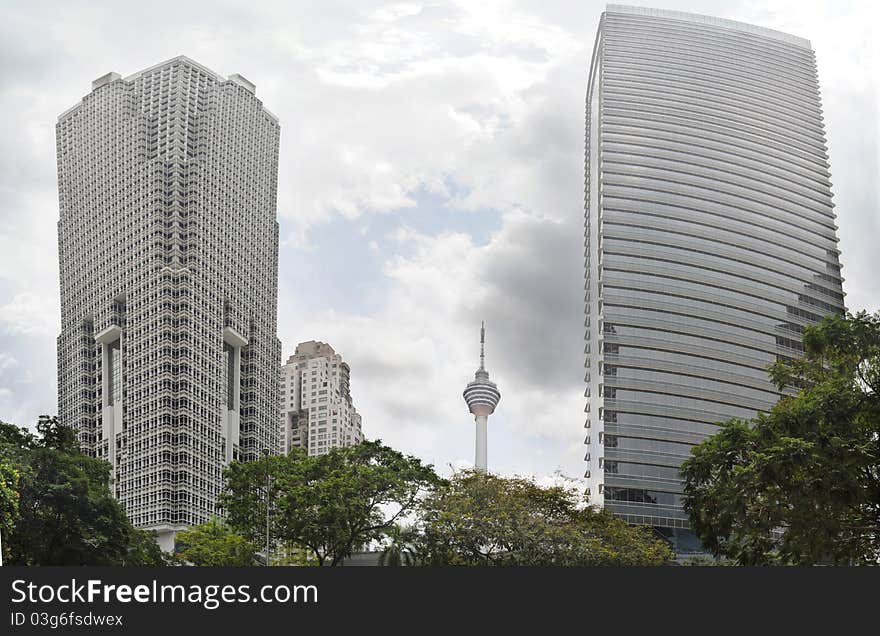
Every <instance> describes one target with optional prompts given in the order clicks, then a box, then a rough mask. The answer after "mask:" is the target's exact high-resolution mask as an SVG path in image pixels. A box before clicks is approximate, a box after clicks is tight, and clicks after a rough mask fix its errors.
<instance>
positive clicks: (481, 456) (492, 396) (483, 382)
mask: <svg viewBox="0 0 880 636" xmlns="http://www.w3.org/2000/svg"><path fill="white" fill-rule="evenodd" d="M462 395H463V396H464V401H465V402H467V405H468V409H469V410H470V412H471V413H473V415H474V423H475V424H476V443H475V449H474V468H475V469H477V470H480V471H483V472H486V470H487V464H488V460H487V448H486V447H487V439H486V438H487V434H488V432H487V430H486V429H487V428H488V427H487V424H488V421H489V416H490V415H492V413H494V412H495V407H496V406H498V402H499V401H500V400H501V391H499V390H498V386H497V385H496V384H495V383H494V382H492V381H490V380H489V372H488V371H486V324H485V323H483V324H482V325H481V326H480V368H479V369H477V372H476V373H475V374H474V380H473V382H468V385H467V386H466V387H465V389H464V393H462Z"/></svg>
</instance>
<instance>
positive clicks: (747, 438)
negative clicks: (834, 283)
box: [681, 312, 880, 565]
mask: <svg viewBox="0 0 880 636" xmlns="http://www.w3.org/2000/svg"><path fill="white" fill-rule="evenodd" d="M803 342H804V348H805V353H804V355H803V357H802V358H800V359H797V360H780V361H778V362H776V363H775V364H774V365H773V366H772V367H771V369H770V376H771V378H772V380H773V381H774V383H775V384H776V385H777V386H778V387H779V388H780V390H782V389H783V388H785V387H793V388H796V389H798V392H797V394H796V395H793V396H786V397H783V398H782V399H780V401H779V402H778V403H777V404H776V405H775V406H774V407H773V408H772V409H771V410H770V412H769V413H765V414H759V415H758V417H757V418H756V419H754V420H752V421H750V422H745V421H741V420H731V421H729V422H726V423H724V424H722V425H721V430H720V431H719V432H718V433H716V434H715V435H713V436H712V437H710V438H708V439H707V440H705V441H704V442H703V443H702V444H699V445H697V446H695V447H694V448H693V449H692V456H691V457H690V458H689V459H688V460H686V461H685V462H684V464H683V465H682V469H681V472H682V476H683V478H684V480H685V495H686V498H685V509H686V510H687V512H688V513H689V515H690V517H691V521H692V523H693V527H694V529H695V530H696V532H697V533H698V535H699V537H700V539H701V540H702V541H703V544H704V545H705V546H706V547H707V548H709V549H710V550H712V551H713V552H714V553H715V554H716V555H723V556H726V557H728V558H730V559H734V560H735V561H736V562H737V563H739V564H742V565H766V564H799V565H808V564H816V563H835V564H860V563H865V564H877V562H878V559H880V399H878V393H877V391H878V388H880V314H877V315H873V316H872V315H868V314H866V313H864V312H862V313H859V314H858V315H855V316H852V315H848V316H846V317H840V316H830V317H827V318H825V319H823V320H822V321H821V322H820V323H818V324H817V325H814V326H811V327H807V328H806V329H805V332H804V338H803Z"/></svg>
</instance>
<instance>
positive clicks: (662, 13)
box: [606, 4, 813, 50]
mask: <svg viewBox="0 0 880 636" xmlns="http://www.w3.org/2000/svg"><path fill="white" fill-rule="evenodd" d="M606 13H627V14H630V15H644V16H652V17H655V18H668V19H670V20H681V21H683V22H694V23H696V24H708V25H712V26H718V27H723V28H725V29H732V30H734V31H742V32H744V33H752V34H754V35H759V36H761V37H765V38H770V39H773V40H778V41H780V42H785V43H787V44H794V45H795V46H799V47H802V48H805V49H809V50H812V48H813V47H812V46H811V45H810V41H809V40H807V39H805V38H801V37H798V36H796V35H790V34H788V33H783V32H782V31H776V30H774V29H768V28H766V27H760V26H755V25H753V24H746V23H745V22H737V21H735V20H727V19H725V18H716V17H714V16H710V15H700V14H698V13H685V12H683V11H670V10H667V9H652V8H648V7H633V6H630V5H625V4H609V5H607V7H606Z"/></svg>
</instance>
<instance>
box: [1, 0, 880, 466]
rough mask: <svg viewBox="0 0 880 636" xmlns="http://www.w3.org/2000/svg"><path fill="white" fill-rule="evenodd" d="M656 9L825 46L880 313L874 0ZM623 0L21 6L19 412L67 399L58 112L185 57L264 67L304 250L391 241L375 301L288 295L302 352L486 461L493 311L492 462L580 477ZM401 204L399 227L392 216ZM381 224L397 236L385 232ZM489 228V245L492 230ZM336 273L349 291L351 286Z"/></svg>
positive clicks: (14, 5)
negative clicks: (596, 224) (608, 49)
mask: <svg viewBox="0 0 880 636" xmlns="http://www.w3.org/2000/svg"><path fill="white" fill-rule="evenodd" d="M648 4H653V5H656V6H665V7H667V8H671V9H677V10H685V11H688V10H690V11H695V12H700V13H711V14H716V15H720V16H723V17H727V18H732V19H738V20H743V21H751V22H754V23H759V24H764V25H766V26H770V27H776V28H780V29H784V30H788V31H791V32H793V33H795V34H798V35H802V36H804V37H808V38H809V39H811V40H812V42H813V44H814V46H815V47H816V50H817V60H818V66H819V72H820V80H821V85H822V89H823V101H824V107H825V115H826V121H827V126H828V137H829V148H830V152H831V163H832V173H833V179H834V182H835V195H836V196H835V201H836V203H837V211H838V215H839V224H840V226H841V229H840V235H841V240H842V243H841V246H842V249H843V251H844V254H843V262H844V264H845V270H844V272H845V274H846V276H847V281H846V284H845V289H846V291H848V292H849V296H848V299H847V300H848V303H849V304H850V306H851V307H853V308H858V307H874V308H876V307H877V306H878V299H880V279H878V278H877V277H876V276H874V267H875V261H876V258H875V254H876V249H875V246H874V242H875V237H876V236H877V232H878V231H880V219H878V215H877V210H878V209H880V202H878V198H877V190H876V183H877V181H878V145H877V122H878V121H880V117H878V115H880V113H878V110H877V103H878V102H877V83H878V82H877V77H876V73H875V72H874V71H875V69H876V63H877V61H878V56H877V45H876V42H877V38H876V37H871V34H870V31H869V29H870V27H871V25H873V24H876V22H877V20H876V17H877V16H876V13H877V10H876V9H875V8H874V6H873V5H870V4H868V3H859V4H848V5H843V4H840V3H837V2H831V1H829V2H817V3H810V4H809V5H804V4H803V3H801V2H795V0H784V1H781V2H775V3H759V2H753V1H751V0H749V1H747V2H734V3H729V2H724V3H722V2H717V1H715V0H710V1H708V2H695V1H692V0H664V1H662V2H661V1H660V0H657V1H656V2H655V1H654V0H648ZM603 8H604V3H603V2H597V1H590V2H582V3H572V2H570V1H568V0H542V1H541V2H536V1H532V0H522V1H513V0H510V1H492V2H489V1H487V2H470V1H466V0H457V1H448V2H447V1H440V0H438V1H427V2H413V3H386V2H378V1H376V2H370V1H367V0H359V1H357V2H345V1H342V0H327V1H326V2H321V3H307V2H300V3H290V2H287V1H283V0H266V1H264V2H259V3H243V2H239V1H234V0H224V1H221V2H212V3H210V5H208V4H207V3H205V2H186V3H180V2H174V3H172V2H165V1H162V0H158V1H156V2H151V3H148V4H127V5H126V7H125V8H124V9H122V8H120V6H119V5H118V3H115V2H113V3H111V2H81V1H77V0H71V1H70V2H67V3H64V4H63V5H62V4H59V3H57V2H50V1H48V0H29V1H27V2H25V1H23V0H22V1H19V2H7V3H5V5H4V21H3V22H2V23H0V108H2V109H3V112H4V117H3V118H2V120H0V133H2V134H0V168H2V170H0V223H2V226H0V227H2V228H3V229H2V231H0V255H2V261H0V293H2V294H3V296H2V298H0V336H2V335H4V334H5V335H6V336H7V339H6V340H4V341H2V342H0V346H2V347H3V349H4V351H8V353H6V354H5V355H7V356H11V357H12V358H14V359H16V360H18V361H19V366H17V367H16V373H17V372H18V371H20V370H22V371H27V372H28V373H32V375H33V378H34V381H33V383H32V385H33V386H31V387H30V388H27V390H25V388H24V387H23V386H22V385H10V386H13V389H7V392H8V391H12V393H4V394H3V396H2V397H3V400H5V401H4V402H2V403H0V408H2V409H3V410H4V412H6V413H9V412H13V413H14V414H15V416H16V417H17V418H19V421H23V422H26V421H31V420H32V419H34V417H35V416H36V414H39V413H41V412H45V411H50V410H52V409H53V408H54V397H53V395H52V392H53V391H54V381H55V380H54V375H55V368H54V365H53V364H52V360H51V357H52V353H51V351H52V349H53V347H54V342H53V340H54V337H55V335H56V332H57V326H58V300H57V295H58V289H57V275H58V274H57V246H56V243H55V233H56V230H55V222H56V220H57V192H56V184H55V175H54V170H55V156H54V152H55V149H54V139H53V137H54V134H53V128H54V122H55V118H56V117H57V115H58V114H59V113H60V112H62V111H63V110H65V109H66V108H68V107H69V106H71V105H73V104H74V103H75V102H76V101H77V100H78V99H79V98H80V97H81V96H82V95H83V94H84V93H86V92H87V91H88V88H89V82H90V81H91V79H93V78H95V77H98V76H99V75H102V74H103V73H105V72H107V71H110V70H115V71H118V72H121V73H123V74H128V73H131V72H133V71H136V70H138V69H140V68H144V67H146V66H149V65H151V64H154V63H155V62H157V61H160V60H163V59H167V58H169V57H172V56H174V55H178V54H181V53H183V54H186V55H189V56H190V57H193V58H194V59H197V60H199V61H200V62H202V63H204V64H206V65H207V66H208V67H210V68H214V69H215V70H217V71H218V72H220V73H223V74H229V73H235V72H240V73H242V74H243V75H245V76H246V77H248V78H249V79H251V80H252V81H254V82H255V83H256V84H257V95H258V96H259V97H260V98H261V99H262V100H263V101H264V103H265V104H266V106H267V107H268V108H269V109H270V110H272V111H273V112H275V113H276V114H277V115H279V117H280V119H281V122H282V145H281V147H282V150H281V158H280V169H279V210H278V211H279V218H280V222H281V237H282V244H281V256H280V258H281V267H282V269H284V268H285V266H286V264H287V265H288V266H289V263H290V262H291V259H290V256H291V254H293V253H294V252H295V253H296V254H297V255H298V256H300V257H303V258H307V259H309V262H311V263H313V264H314V269H316V270H320V268H321V263H322V259H325V258H327V257H328V253H327V252H326V249H334V248H333V247H332V246H331V247H329V248H326V249H325V250H319V249H315V248H314V246H313V245H312V244H311V242H310V236H311V235H310V232H311V231H313V230H315V228H320V227H322V226H325V225H329V222H330V221H333V222H335V223H339V222H343V223H344V222H345V221H344V219H349V220H350V221H349V222H348V223H349V226H350V228H351V232H352V233H358V232H360V233H362V234H363V240H364V241H365V243H366V246H367V248H368V249H369V250H370V252H371V253H372V252H375V253H378V254H379V255H381V257H382V261H381V262H382V263H383V266H382V267H381V268H380V269H379V270H378V274H377V279H376V280H375V281H371V283H372V284H373V285H374V286H375V288H376V289H377V290H380V291H381V293H380V292H379V291H377V292H376V294H375V297H376V302H374V303H372V304H371V306H370V308H369V309H363V308H358V309H357V310H355V309H352V308H351V307H350V306H348V305H346V303H345V302H344V301H342V302H334V303H333V304H321V303H318V302H316V301H315V300H314V297H315V296H316V289H315V287H309V286H308V285H305V286H303V287H301V288H297V289H285V288H282V289H280V290H279V294H280V311H279V330H280V336H281V337H282V341H283V342H284V345H285V354H289V353H291V352H292V348H293V347H294V346H295V344H296V342H298V341H300V340H307V339H313V338H315V339H321V340H325V341H329V342H330V343H331V344H332V345H333V346H334V347H336V348H337V350H338V351H340V352H341V353H342V354H343V355H344V356H345V357H346V359H348V360H349V361H350V363H351V364H352V382H353V391H354V394H355V398H356V401H357V404H358V407H359V409H360V410H361V411H362V413H363V414H364V425H365V429H366V432H367V434H368V435H369V436H371V437H376V436H381V437H383V438H384V439H386V441H389V442H392V443H394V444H395V445H399V446H401V447H402V448H405V449H407V450H409V451H410V452H414V453H416V454H419V455H420V456H422V457H425V458H428V459H430V460H432V461H435V462H436V463H437V464H438V465H439V466H445V465H446V464H447V463H449V462H456V463H460V462H465V463H466V464H467V463H469V462H470V461H471V460H470V457H471V455H472V451H473V446H472V444H473V438H472V435H473V430H472V427H473V425H472V422H471V420H470V418H469V415H468V414H467V411H466V408H465V405H464V402H463V400H462V399H461V391H462V389H463V387H464V384H465V382H466V381H467V380H468V379H469V378H470V377H472V373H473V371H474V368H475V366H476V355H477V348H476V347H477V337H478V333H477V332H478V325H479V322H480V320H482V319H485V320H486V321H487V323H488V328H489V336H488V337H489V342H488V352H487V353H488V356H489V358H488V361H489V368H490V371H491V372H492V374H493V378H495V379H496V380H497V381H498V382H499V385H500V386H501V390H502V393H503V397H502V402H501V404H500V405H499V408H498V412H497V413H496V414H495V415H494V416H493V419H492V421H491V422H490V448H489V454H490V467H492V468H493V469H496V470H502V471H506V472H511V473H517V472H518V473H523V472H525V473H530V474H531V473H533V474H543V475H547V474H550V473H552V472H553V471H554V470H556V469H557V468H558V467H562V469H563V471H564V472H565V473H566V474H571V475H579V474H580V473H581V472H582V468H583V466H582V461H581V460H582V455H583V451H584V448H583V446H582V445H581V441H582V439H583V435H584V431H583V429H582V426H583V418H584V414H583V398H582V394H583V385H582V378H583V368H582V354H581V351H582V350H583V343H582V340H581V338H582V335H583V333H582V314H581V300H582V296H583V291H582V272H581V243H582V229H581V219H582V201H583V164H582V161H583V138H584V131H583V114H584V106H583V98H584V94H585V82H586V76H587V68H588V64H589V56H590V52H591V50H592V46H593V41H594V37H595V32H596V26H597V23H598V18H599V15H600V13H601V11H602V10H603ZM169 15H173V16H174V19H172V20H169V19H168V16H169ZM145 32H148V33H150V37H149V38H144V37H143V33H145ZM132 42H136V43H137V46H132V45H131V43H132ZM424 192H427V193H430V194H431V195H433V196H435V197H436V198H438V199H439V200H440V201H441V203H440V204H438V205H439V206H440V207H442V201H443V199H444V198H449V201H447V211H448V208H453V207H454V208H457V209H464V210H470V211H471V212H473V215H474V216H473V219H471V221H472V225H471V226H468V229H461V228H460V227H458V226H456V227H454V228H452V227H446V226H444V225H443V223H442V222H435V223H434V225H433V226H431V227H430V228H428V229H426V226H425V225H424V224H420V221H423V220H424V217H426V216H428V215H429V213H431V214H434V215H435V217H440V216H441V213H442V210H441V212H437V210H432V211H429V210H426V209H425V207H424V206H420V205H419V202H418V198H419V193H424ZM392 213H393V214H395V215H398V216H399V217H400V219H402V221H401V222H400V223H399V224H397V225H394V224H390V223H389V224H387V225H384V226H383V225H381V223H380V220H381V219H385V220H387V219H388V218H389V217H390V216H391V215H392ZM493 215H494V216H493ZM499 218H500V225H496V224H495V223H494V222H495V221H497V220H498V219H499ZM340 219H343V221H340ZM434 220H435V221H436V218H435V219H434ZM374 222H376V223H377V224H379V225H377V227H382V228H384V229H385V235H383V236H379V235H375V234H370V233H369V232H368V230H369V229H370V228H371V227H372V224H373V223H374ZM474 228H476V229H474ZM487 228H489V229H491V230H492V232H491V236H489V237H488V241H486V240H477V238H476V237H475V235H476V234H477V233H479V230H480V229H482V230H485V232H484V234H486V235H488V234H490V232H489V229H487ZM483 238H485V236H484V237H483ZM337 249H342V248H337ZM343 256H344V255H343ZM361 265H362V264H361V263H357V262H352V263H351V268H352V270H357V269H358V268H360V266H361ZM326 284H328V283H327V281H326V280H320V281H317V282H315V283H314V285H316V286H317V285H326ZM330 284H332V285H338V286H339V288H340V291H341V293H340V294H338V295H337V296H339V297H343V298H344V297H345V291H346V290H347V288H346V287H345V285H346V282H345V281H343V280H338V281H332V282H331V283H330ZM0 364H2V363H0ZM22 377H25V376H24V375H23V376H22ZM7 417H8V415H7ZM462 458H467V459H462Z"/></svg>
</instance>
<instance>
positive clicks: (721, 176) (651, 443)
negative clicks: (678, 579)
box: [585, 5, 844, 552]
mask: <svg viewBox="0 0 880 636" xmlns="http://www.w3.org/2000/svg"><path fill="white" fill-rule="evenodd" d="M586 123H587V126H586V128H587V145H586V214H585V230H586V232H585V260H586V288H585V292H586V297H585V303H586V313H587V319H586V323H585V324H586V328H587V331H586V355H587V360H586V377H585V382H586V397H587V406H586V411H587V421H586V427H587V431H586V433H587V435H586V440H585V441H586V443H587V445H588V451H587V456H586V459H587V472H586V476H587V477H588V479H589V482H590V496H591V498H592V500H593V501H594V502H597V503H599V504H601V505H604V506H605V507H606V508H608V509H609V510H611V511H612V512H614V513H615V514H616V515H618V516H620V517H622V518H623V519H626V520H627V521H630V522H633V523H646V524H650V525H653V526H655V527H656V528H657V530H658V532H659V533H661V534H663V535H664V536H668V537H670V540H671V541H673V543H674V544H675V546H676V549H677V550H678V551H680V552H687V551H690V550H698V549H699V544H698V542H695V541H694V540H693V537H692V535H689V534H688V521H687V516H686V515H685V514H684V512H683V510H682V497H681V493H682V484H681V480H680V478H679V475H678V467H679V466H680V464H681V462H682V461H683V459H685V458H686V457H688V455H689V451H690V447H691V446H692V445H693V444H695V443H698V442H700V441H701V440H703V439H705V438H706V436H708V435H710V434H712V433H713V432H714V431H715V430H717V423H718V422H721V421H724V420H727V419H730V418H732V417H742V418H750V417H753V416H754V415H755V414H756V413H757V412H759V411H766V410H768V409H769V408H770V407H771V406H772V405H773V404H774V403H775V401H776V400H777V399H778V398H779V395H780V394H779V391H777V389H776V387H775V386H773V384H772V383H771V382H770V380H769V379H768V377H767V372H766V369H767V366H768V365H770V364H771V363H772V362H774V361H775V360H777V359H778V358H780V357H785V358H792V357H796V356H798V355H799V354H800V352H801V351H802V350H803V347H802V344H801V334H802V332H803V328H804V326H806V325H808V324H811V323H813V322H815V321H817V320H819V319H820V318H821V317H822V316H823V315H826V314H829V313H839V312H843V311H844V302H843V292H842V287H841V283H842V280H843V279H842V278H841V273H840V262H839V260H838V254H839V252H838V249H837V231H836V230H837V226H836V225H835V215H834V211H833V204H832V200H831V190H830V187H831V183H830V181H829V177H830V175H829V165H828V156H827V150H826V147H825V139H824V128H823V123H822V111H821V104H820V98H819V88H818V81H817V75H816V64H815V58H814V54H813V51H812V49H811V48H810V44H809V42H808V41H806V40H803V39H801V38H797V37H793V36H790V35H786V34H783V33H778V32H775V31H771V30H769V29H762V28H760V27H754V26H750V25H745V24H740V23H735V22H730V21H726V20H719V19H715V18H708V17H704V16H696V15H689V14H682V13H678V12H671V11H660V10H652V9H638V8H633V7H623V6H617V5H609V6H608V8H607V11H606V12H605V13H604V14H603V16H602V20H601V22H600V25H599V31H598V34H597V37H596V44H595V49H594V53H593V59H592V63H591V68H590V79H589V87H588V93H587V108H586Z"/></svg>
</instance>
